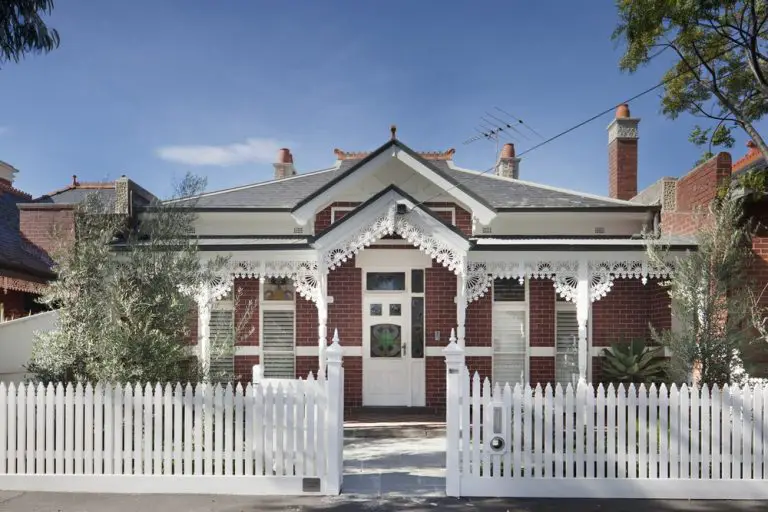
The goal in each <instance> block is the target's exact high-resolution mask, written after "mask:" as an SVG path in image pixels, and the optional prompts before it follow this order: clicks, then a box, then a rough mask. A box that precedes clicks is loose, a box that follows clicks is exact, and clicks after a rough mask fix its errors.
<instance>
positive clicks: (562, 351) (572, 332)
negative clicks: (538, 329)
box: [555, 303, 579, 386]
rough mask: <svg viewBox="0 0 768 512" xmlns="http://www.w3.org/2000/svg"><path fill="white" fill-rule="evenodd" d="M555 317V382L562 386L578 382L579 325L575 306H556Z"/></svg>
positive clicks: (564, 304) (565, 304)
mask: <svg viewBox="0 0 768 512" xmlns="http://www.w3.org/2000/svg"><path fill="white" fill-rule="evenodd" d="M555 307H556V317H555V326H556V332H555V381H556V382H558V383H560V384H561V385H562V386H566V385H568V384H569V383H570V384H572V385H576V382H577V381H578V380H579V323H578V321H577V320H576V305H575V304H571V303H563V304H557V305H556V306H555Z"/></svg>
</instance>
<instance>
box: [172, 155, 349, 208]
mask: <svg viewBox="0 0 768 512" xmlns="http://www.w3.org/2000/svg"><path fill="white" fill-rule="evenodd" d="M339 168H340V166H339V163H338V162H337V164H336V165H334V166H333V167H329V168H327V169H320V170H319V171H312V172H305V173H302V174H296V175H294V176H288V177H286V178H280V179H277V180H275V179H272V180H266V181H259V182H257V183H251V184H249V185H240V186H237V187H230V188H223V189H221V190H213V191H211V192H205V193H203V194H200V195H198V196H195V197H196V198H199V197H209V196H215V195H217V194H224V193H227V192H237V191H239V190H246V189H249V188H256V187H261V186H264V185H271V184H273V183H285V182H286V181H291V180H295V179H298V178H304V177H307V176H315V175H317V174H322V173H324V172H330V171H337V170H339ZM189 199H191V197H189V196H188V197H180V198H178V199H169V200H167V201H164V202H165V203H177V202H180V201H187V200H189Z"/></svg>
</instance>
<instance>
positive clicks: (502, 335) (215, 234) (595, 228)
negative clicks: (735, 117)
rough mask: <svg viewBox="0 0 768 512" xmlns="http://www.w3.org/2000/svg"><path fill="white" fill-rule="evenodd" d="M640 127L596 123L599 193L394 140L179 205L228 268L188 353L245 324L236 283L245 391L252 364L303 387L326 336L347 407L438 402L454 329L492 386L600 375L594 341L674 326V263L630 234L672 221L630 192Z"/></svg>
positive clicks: (239, 369) (509, 162) (208, 287)
mask: <svg viewBox="0 0 768 512" xmlns="http://www.w3.org/2000/svg"><path fill="white" fill-rule="evenodd" d="M638 122H639V120H638V119H635V118H631V117H630V115H629V109H628V108H626V107H622V108H620V109H619V110H618V111H617V116H616V119H614V120H613V121H612V122H611V124H610V126H609V127H608V135H609V136H608V160H609V169H608V180H609V190H610V196H609V197H601V196H595V195H590V194H584V193H580V192H574V191H569V190H563V189H559V188H555V187H550V186H546V185H540V184H535V183H531V182H528V181H525V180H523V179H521V176H520V169H519V164H520V159H519V158H517V157H516V156H515V153H514V147H513V146H512V145H511V144H507V145H505V146H504V148H503V150H502V152H501V154H500V155H499V158H498V160H497V164H496V166H495V168H494V169H493V170H492V172H486V173H482V172H477V171H471V170H466V169H463V168H461V167H459V166H458V165H457V164H456V163H455V162H454V151H453V150H448V151H444V152H431V153H419V152H415V151H413V150H412V149H411V148H409V147H408V146H406V145H405V144H403V143H402V142H401V141H399V140H397V139H396V138H395V133H394V131H393V136H392V139H391V140H389V141H387V142H386V143H384V144H383V145H382V146H381V147H379V148H378V149H376V150H374V151H372V152H361V153H358V152H345V151H341V150H335V154H336V161H335V163H334V164H333V165H332V166H331V167H329V168H328V169H324V170H320V171H315V172H305V173H297V172H296V169H295V166H294V162H293V155H292V154H291V152H290V151H289V150H288V149H283V150H281V151H280V153H279V155H278V158H277V162H276V163H275V164H274V167H275V179H274V180H271V181H268V182H264V183H257V184H253V185H246V186H243V187H238V188H233V189H228V190H221V191H216V192H211V193H206V194H204V195H203V196H202V197H200V198H198V199H196V200H195V201H194V203H191V202H190V203H187V204H188V205H193V206H194V208H195V209H196V210H197V211H198V213H199V217H198V221H197V224H196V233H195V234H196V236H197V237H198V239H199V241H200V246H201V254H202V257H203V258H212V257H215V256H217V255H226V256H229V257H230V258H231V266H230V267H229V268H227V269H226V270H225V271H223V272H222V273H221V275H220V276H219V277H218V278H217V280H215V282H212V283H206V284H204V285H203V286H201V289H200V290H199V293H198V294H197V300H198V304H199V309H198V321H197V328H198V329H197V333H196V334H197V335H198V351H199V353H200V355H201V356H202V357H207V351H208V350H209V344H210V342H209V340H210V339H211V337H212V336H213V335H215V334H217V332H218V331H219V330H226V329H231V328H232V325H233V324H236V323H237V322H238V321H239V317H241V315H242V311H236V310H235V309H236V308H235V306H234V304H235V303H238V301H237V300H234V301H233V300H232V296H233V294H232V293H231V291H232V290H233V289H234V295H235V297H237V296H238V295H240V296H245V297H247V298H250V299H252V300H253V303H254V304H255V305H256V310H257V311H256V313H255V314H254V315H253V316H252V318H251V323H252V330H253V333H252V334H251V335H249V336H247V337H245V339H242V340H239V341H238V342H237V347H236V351H235V356H234V359H233V361H229V362H224V363H225V364H232V365H233V366H234V369H235V372H236V373H237V374H239V375H240V376H241V378H243V379H245V380H247V379H248V378H249V376H250V372H251V366H252V365H254V364H256V363H260V364H261V366H262V369H263V372H264V375H265V376H268V377H269V376H272V377H294V376H297V375H298V376H304V375H306V374H307V373H308V372H309V371H316V370H317V369H318V360H319V359H318V354H319V353H321V352H322V350H323V349H324V347H325V346H327V343H328V342H329V337H330V336H331V334H332V333H333V330H334V329H338V332H339V336H340V341H341V345H342V346H343V348H344V355H345V359H344V368H345V379H346V382H345V386H346V389H345V400H346V402H347V405H348V406H359V405H401V406H441V405H442V404H443V402H444V382H445V379H444V375H443V374H444V368H445V365H444V361H443V356H442V352H441V351H442V349H443V347H445V345H446V344H447V343H448V340H449V337H450V335H451V331H452V330H455V332H456V337H457V338H458V343H459V344H461V345H463V346H465V348H466V354H467V364H468V366H469V367H470V369H472V370H477V371H479V372H480V374H481V375H482V376H488V377H490V378H492V379H493V380H494V381H496V382H505V381H512V382H516V381H521V380H522V381H529V382H531V383H539V382H541V383H546V382H554V381H558V382H574V381H576V380H577V379H579V378H583V379H592V380H598V379H599V378H600V368H601V365H600V361H599V358H598V355H599V352H600V350H601V348H602V347H604V346H606V345H610V344H611V343H613V342H615V341H617V340H619V339H622V338H625V337H647V336H648V331H649V325H654V326H655V327H656V328H658V329H665V328H670V326H671V324H672V319H671V315H670V307H669V298H668V296H667V294H666V293H665V291H664V290H663V289H662V288H661V287H660V286H658V280H659V279H660V278H663V277H664V276H666V275H667V272H668V270H669V269H668V268H666V267H664V268H656V267H654V266H653V265H651V264H650V263H649V262H648V260H647V258H646V254H645V249H644V242H643V240H642V237H641V236H640V234H641V233H642V232H643V231H644V229H648V228H652V227H654V226H656V227H658V225H659V223H660V222H662V223H664V222H667V221H666V218H665V217H664V216H665V215H670V214H676V213H677V211H676V210H673V211H670V210H669V208H665V204H662V203H660V202H659V201H657V200H656V199H658V198H654V197H652V196H653V194H652V193H651V192H646V193H645V194H644V195H642V194H641V196H640V197H639V199H638V198H636V197H635V196H637V195H638V194H637V142H638V130H637V128H638ZM523 174H524V173H523ZM689 181H690V180H689ZM685 182H686V178H683V179H682V180H680V181H679V183H678V184H680V183H685ZM683 189H684V186H681V187H680V190H683ZM632 199H634V200H632ZM631 200H632V201H631ZM685 200H687V199H686V197H685V195H684V194H683V195H681V196H680V199H679V201H678V203H679V205H683V204H684V201H685ZM686 204H687V203H686ZM665 242H666V243H669V244H671V248H672V250H673V251H685V250H688V249H692V248H695V245H694V243H693V242H692V241H691V239H690V237H671V238H667V239H666V240H665ZM219 363H222V362H219Z"/></svg>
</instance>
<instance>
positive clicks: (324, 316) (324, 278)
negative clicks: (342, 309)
mask: <svg viewBox="0 0 768 512" xmlns="http://www.w3.org/2000/svg"><path fill="white" fill-rule="evenodd" d="M317 271H318V276H317V301H316V305H317V348H318V369H319V375H325V351H326V349H327V347H328V269H327V268H325V267H319V268H318V269H317Z"/></svg>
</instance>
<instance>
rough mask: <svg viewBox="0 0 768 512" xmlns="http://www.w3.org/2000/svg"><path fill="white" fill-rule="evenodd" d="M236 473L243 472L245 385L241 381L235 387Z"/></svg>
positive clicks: (240, 473)
mask: <svg viewBox="0 0 768 512" xmlns="http://www.w3.org/2000/svg"><path fill="white" fill-rule="evenodd" d="M234 465H235V468H234V474H235V475H242V474H243V386H242V384H240V383H239V382H238V383H237V387H236V388H235V446H234Z"/></svg>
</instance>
